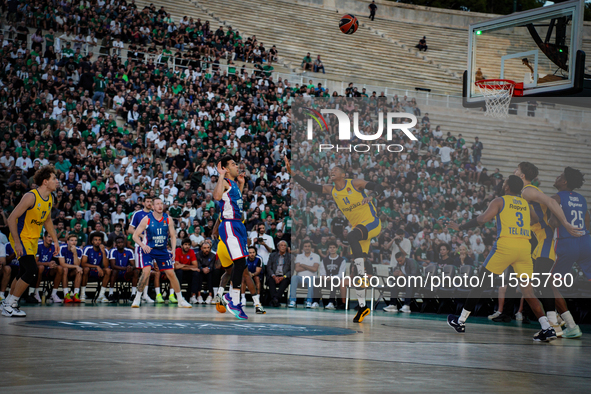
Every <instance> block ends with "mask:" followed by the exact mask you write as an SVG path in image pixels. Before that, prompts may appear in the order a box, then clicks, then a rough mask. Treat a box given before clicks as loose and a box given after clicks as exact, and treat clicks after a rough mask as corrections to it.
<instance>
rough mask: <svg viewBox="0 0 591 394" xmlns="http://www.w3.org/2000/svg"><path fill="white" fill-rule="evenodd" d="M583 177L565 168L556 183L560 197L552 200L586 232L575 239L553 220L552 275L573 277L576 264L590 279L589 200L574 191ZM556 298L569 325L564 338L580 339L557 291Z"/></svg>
mask: <svg viewBox="0 0 591 394" xmlns="http://www.w3.org/2000/svg"><path fill="white" fill-rule="evenodd" d="M583 182H584V177H583V174H582V173H581V171H579V170H575V169H574V168H571V167H566V168H565V169H564V172H563V173H562V174H560V175H559V176H558V177H557V178H556V181H555V182H554V187H555V188H556V189H557V190H558V193H556V194H555V195H553V196H552V199H553V200H555V201H556V202H557V203H559V204H560V206H561V207H562V211H563V213H564V216H565V217H566V221H567V222H568V223H571V224H575V225H576V226H578V227H580V228H582V229H583V231H584V233H585V234H584V235H583V236H581V237H573V236H572V235H571V234H570V233H569V232H568V231H567V230H566V229H565V228H564V226H563V225H561V224H560V223H558V220H557V219H556V217H555V216H554V215H552V216H551V217H550V221H549V222H550V224H551V225H552V226H553V227H555V228H556V263H555V264H554V267H552V274H554V275H560V276H561V277H564V275H565V274H568V273H571V272H572V269H573V264H574V263H577V264H578V265H579V267H580V268H581V270H582V271H583V272H584V273H585V275H586V277H587V278H591V235H589V228H590V227H589V222H590V218H589V211H588V210H587V208H588V206H587V200H585V197H583V196H582V195H581V194H579V193H576V192H574V191H573V190H575V189H578V188H580V187H581V186H583ZM553 290H554V297H555V300H556V309H557V310H558V312H559V313H560V316H561V317H562V318H563V319H564V321H565V322H566V329H565V330H564V332H563V334H562V337H563V338H579V337H581V336H582V335H583V333H582V332H581V329H580V328H579V326H578V325H577V324H576V323H575V320H574V319H573V316H572V314H571V313H570V311H569V310H568V307H567V305H566V301H565V300H564V298H563V297H562V294H560V291H559V290H558V289H556V288H553Z"/></svg>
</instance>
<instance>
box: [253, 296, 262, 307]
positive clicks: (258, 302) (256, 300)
mask: <svg viewBox="0 0 591 394" xmlns="http://www.w3.org/2000/svg"><path fill="white" fill-rule="evenodd" d="M260 298H261V296H260V295H258V294H256V295H253V296H252V302H254V305H255V306H258V305H261V300H260Z"/></svg>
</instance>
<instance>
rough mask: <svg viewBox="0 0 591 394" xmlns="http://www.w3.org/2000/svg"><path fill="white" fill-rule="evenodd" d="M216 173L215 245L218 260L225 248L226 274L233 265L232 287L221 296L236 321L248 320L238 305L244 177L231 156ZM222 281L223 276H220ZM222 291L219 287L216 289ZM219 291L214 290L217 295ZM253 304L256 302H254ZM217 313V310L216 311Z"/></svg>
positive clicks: (242, 254) (244, 236) (243, 253)
mask: <svg viewBox="0 0 591 394" xmlns="http://www.w3.org/2000/svg"><path fill="white" fill-rule="evenodd" d="M217 171H218V174H219V179H218V182H217V184H216V186H215V188H214V190H213V198H214V200H216V201H219V202H220V211H221V214H220V217H221V223H220V224H219V227H218V233H219V237H220V244H219V245H218V257H219V256H220V250H219V249H220V248H221V247H225V249H226V251H227V255H228V256H229V260H228V259H223V260H222V259H220V260H221V262H222V266H223V267H224V268H226V271H229V267H230V260H231V261H232V262H233V266H234V267H233V269H232V273H231V280H232V283H233V284H234V287H233V288H232V290H231V291H230V293H228V294H226V295H224V296H223V297H222V301H223V302H224V303H225V304H226V307H227V309H228V310H229V311H230V312H231V313H232V314H233V315H234V316H236V318H238V319H240V320H246V319H248V316H247V315H246V313H244V310H243V309H242V304H241V303H240V285H241V283H242V276H243V275H244V270H245V269H246V256H248V249H247V247H246V242H247V241H246V240H247V238H248V237H247V234H246V227H244V223H243V222H242V219H243V210H242V205H243V201H242V188H243V187H244V182H245V181H244V175H242V174H239V173H238V165H237V164H236V162H235V161H234V158H233V157H232V156H229V155H227V156H224V157H222V159H221V160H220V161H219V163H218V166H217ZM222 278H223V277H222ZM220 288H221V291H222V292H223V286H220ZM219 291H220V289H218V294H219ZM255 303H257V301H256V300H255ZM218 310H219V311H221V310H220V308H218Z"/></svg>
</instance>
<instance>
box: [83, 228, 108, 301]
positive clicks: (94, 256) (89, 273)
mask: <svg viewBox="0 0 591 394" xmlns="http://www.w3.org/2000/svg"><path fill="white" fill-rule="evenodd" d="M81 265H82V269H83V274H82V289H83V290H82V294H84V295H85V293H86V291H85V289H86V285H87V284H88V278H89V277H90V278H93V279H97V280H98V281H100V282H101V284H102V287H101V290H100V292H99V296H98V299H97V302H103V303H108V302H110V301H109V299H107V297H106V296H105V290H106V289H107V286H108V285H109V279H110V278H111V268H109V263H108V258H107V251H106V250H105V245H104V244H103V234H101V233H92V234H90V245H88V246H86V247H85V248H84V250H83V251H82V262H81Z"/></svg>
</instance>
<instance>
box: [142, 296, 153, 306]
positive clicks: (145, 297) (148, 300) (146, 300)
mask: <svg viewBox="0 0 591 394" xmlns="http://www.w3.org/2000/svg"><path fill="white" fill-rule="evenodd" d="M142 301H144V302H147V303H148V304H153V303H154V300H153V299H151V298H150V296H149V295H147V294H146V295H142Z"/></svg>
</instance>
